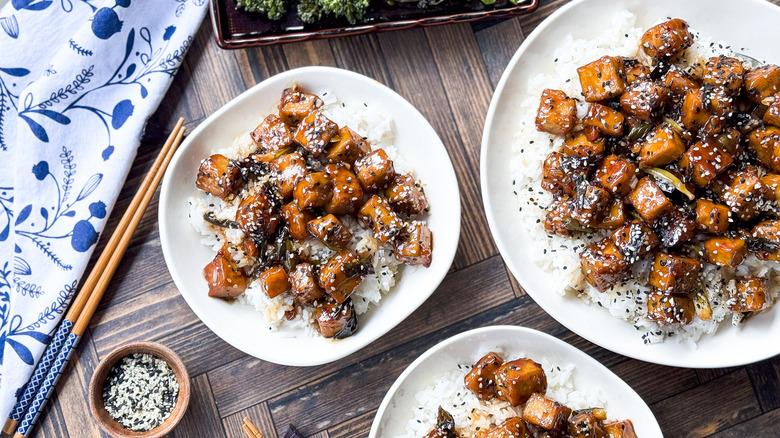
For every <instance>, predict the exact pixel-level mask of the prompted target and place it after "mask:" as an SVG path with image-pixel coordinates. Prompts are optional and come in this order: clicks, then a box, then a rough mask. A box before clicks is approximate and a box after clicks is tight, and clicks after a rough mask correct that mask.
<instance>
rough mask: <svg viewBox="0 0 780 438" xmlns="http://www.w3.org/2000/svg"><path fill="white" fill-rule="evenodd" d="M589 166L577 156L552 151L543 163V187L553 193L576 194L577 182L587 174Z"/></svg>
mask: <svg viewBox="0 0 780 438" xmlns="http://www.w3.org/2000/svg"><path fill="white" fill-rule="evenodd" d="M587 173H588V168H587V166H586V165H585V163H583V161H582V160H579V159H577V158H575V157H571V156H566V155H563V154H562V153H560V152H550V153H549V154H548V155H547V158H545V159H544V164H543V165H542V188H543V189H544V190H547V191H548V192H552V193H567V194H569V195H574V192H575V190H574V189H575V186H576V182H577V180H579V179H583V178H585V177H586V176H587Z"/></svg>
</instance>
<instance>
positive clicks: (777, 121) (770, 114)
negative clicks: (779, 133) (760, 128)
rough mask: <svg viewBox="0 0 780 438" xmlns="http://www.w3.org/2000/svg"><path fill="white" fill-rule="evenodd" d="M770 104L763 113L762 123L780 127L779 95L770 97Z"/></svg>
mask: <svg viewBox="0 0 780 438" xmlns="http://www.w3.org/2000/svg"><path fill="white" fill-rule="evenodd" d="M771 99H772V102H770V103H769V107H768V108H767V109H766V112H765V113H764V118H763V120H764V123H766V124H768V125H773V126H775V127H780V93H778V94H775V95H774V96H772V97H771Z"/></svg>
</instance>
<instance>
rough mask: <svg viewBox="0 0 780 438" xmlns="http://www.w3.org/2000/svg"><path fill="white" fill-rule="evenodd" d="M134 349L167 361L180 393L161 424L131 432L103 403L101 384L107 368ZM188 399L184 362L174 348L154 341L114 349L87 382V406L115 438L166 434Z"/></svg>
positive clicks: (188, 390) (181, 414) (180, 415)
mask: <svg viewBox="0 0 780 438" xmlns="http://www.w3.org/2000/svg"><path fill="white" fill-rule="evenodd" d="M134 353H142V354H143V353H147V354H151V355H152V356H156V357H158V358H160V359H162V360H164V361H165V362H167V363H168V365H169V366H170V367H171V369H172V370H173V373H174V374H175V375H176V382H177V383H178V384H179V394H178V397H177V398H176V404H175V405H174V407H173V410H172V411H171V414H170V415H169V416H168V418H166V419H165V421H163V422H162V424H160V425H159V426H157V427H155V428H154V429H151V430H148V431H146V432H134V431H132V430H128V429H125V428H124V427H122V425H120V424H119V423H117V421H116V420H114V419H113V418H112V417H111V415H110V414H109V413H108V411H106V408H105V406H104V404H103V385H104V383H105V381H106V377H108V372H109V371H111V368H113V367H114V365H115V364H116V363H117V362H118V361H119V360H120V359H122V358H124V357H126V356H129V355H131V354H134ZM189 402H190V376H189V374H187V369H186V368H185V367H184V363H183V362H182V361H181V359H180V358H179V356H177V355H176V353H174V352H173V350H171V349H170V348H168V347H166V346H164V345H162V344H158V343H156V342H146V341H138V342H131V343H129V344H125V345H123V346H121V347H119V348H117V349H115V350H114V351H112V352H111V353H109V355H108V356H106V357H105V358H104V359H103V360H101V361H100V363H99V364H98V366H97V368H96V369H95V372H94V374H92V380H91V381H90V383H89V408H90V410H91V411H92V416H93V417H95V420H97V422H98V424H99V425H100V428H101V429H103V431H104V432H106V433H107V434H109V435H111V436H112V437H115V438H127V437H134V438H158V437H161V436H163V435H166V434H168V433H170V432H171V431H172V430H173V428H174V427H176V425H177V424H178V423H179V420H181V417H183V416H184V412H185V411H186V410H187V405H188V404H189Z"/></svg>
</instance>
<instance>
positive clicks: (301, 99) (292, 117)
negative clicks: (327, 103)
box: [279, 84, 322, 127]
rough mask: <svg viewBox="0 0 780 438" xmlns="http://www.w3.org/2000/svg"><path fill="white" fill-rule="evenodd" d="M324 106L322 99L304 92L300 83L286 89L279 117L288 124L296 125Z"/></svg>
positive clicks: (283, 93) (280, 104)
mask: <svg viewBox="0 0 780 438" xmlns="http://www.w3.org/2000/svg"><path fill="white" fill-rule="evenodd" d="M320 106H322V100H321V99H320V98H319V97H317V96H315V95H313V94H309V93H304V92H303V90H302V89H301V87H300V86H299V85H298V84H295V85H293V86H292V87H290V88H287V89H285V90H284V91H283V92H282V99H281V101H280V102H279V117H281V119H282V120H283V121H284V123H286V124H287V125H288V126H291V127H292V126H296V125H297V124H298V123H299V122H300V121H301V120H303V119H304V118H305V117H306V116H308V115H309V113H310V112H312V111H314V110H316V109H317V108H319V107H320Z"/></svg>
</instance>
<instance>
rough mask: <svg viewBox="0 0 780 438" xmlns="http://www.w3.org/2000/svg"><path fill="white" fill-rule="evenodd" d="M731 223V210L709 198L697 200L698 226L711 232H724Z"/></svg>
mask: <svg viewBox="0 0 780 438" xmlns="http://www.w3.org/2000/svg"><path fill="white" fill-rule="evenodd" d="M730 223H731V210H729V208H728V207H726V206H725V205H723V204H716V203H714V202H712V201H710V200H708V199H699V200H697V201H696V226H697V228H699V229H700V230H703V231H706V232H708V233H710V234H723V233H725V232H726V230H727V229H728V228H729V225H730Z"/></svg>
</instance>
